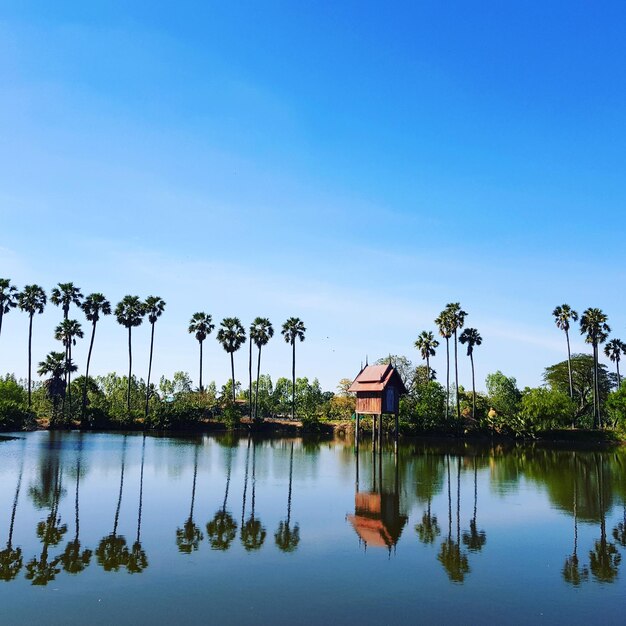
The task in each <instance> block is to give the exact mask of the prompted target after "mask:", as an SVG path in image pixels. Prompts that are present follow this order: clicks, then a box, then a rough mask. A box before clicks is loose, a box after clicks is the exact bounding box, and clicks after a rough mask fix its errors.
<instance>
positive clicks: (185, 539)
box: [176, 446, 204, 554]
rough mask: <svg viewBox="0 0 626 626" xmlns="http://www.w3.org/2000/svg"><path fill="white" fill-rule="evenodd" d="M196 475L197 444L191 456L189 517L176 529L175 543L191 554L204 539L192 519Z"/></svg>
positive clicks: (180, 550)
mask: <svg viewBox="0 0 626 626" xmlns="http://www.w3.org/2000/svg"><path fill="white" fill-rule="evenodd" d="M197 476H198V446H196V448H195V450H194V457H193V484H192V487H191V507H190V509H189V517H188V518H187V519H186V520H185V523H184V524H183V527H182V528H177V529H176V545H177V546H178V551H179V552H182V553H183V554H191V552H194V551H196V550H197V549H198V547H199V546H200V542H201V541H202V539H204V536H203V535H202V531H201V530H200V529H199V528H198V526H196V524H195V523H194V521H193V507H194V504H195V501H196V478H197Z"/></svg>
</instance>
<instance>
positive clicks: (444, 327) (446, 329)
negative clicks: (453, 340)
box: [435, 310, 454, 421]
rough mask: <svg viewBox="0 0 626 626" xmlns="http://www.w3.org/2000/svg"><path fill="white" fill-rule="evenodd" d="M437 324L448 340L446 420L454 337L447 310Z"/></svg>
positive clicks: (448, 407) (436, 321)
mask: <svg viewBox="0 0 626 626" xmlns="http://www.w3.org/2000/svg"><path fill="white" fill-rule="evenodd" d="M435 324H436V325H437V328H438V330H439V334H440V335H441V336H442V337H443V338H444V339H445V340H446V421H448V414H449V412H450V337H452V333H453V332H454V331H453V330H452V320H451V319H450V315H449V312H448V311H447V310H444V311H442V312H441V313H439V315H438V317H437V319H435Z"/></svg>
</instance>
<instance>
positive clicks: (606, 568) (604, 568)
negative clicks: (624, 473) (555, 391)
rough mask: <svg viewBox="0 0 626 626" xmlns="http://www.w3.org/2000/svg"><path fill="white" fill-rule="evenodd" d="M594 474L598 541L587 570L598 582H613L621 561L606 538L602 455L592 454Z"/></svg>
mask: <svg viewBox="0 0 626 626" xmlns="http://www.w3.org/2000/svg"><path fill="white" fill-rule="evenodd" d="M594 461H595V466H596V474H597V476H598V485H599V487H600V489H599V490H598V499H599V509H600V512H601V517H600V539H598V540H596V541H595V543H594V549H593V550H591V551H590V552H589V569H590V570H591V573H592V575H593V577H594V578H595V579H596V580H597V581H598V582H602V583H605V582H613V581H614V580H615V579H616V578H617V571H618V567H619V564H620V561H621V559H622V557H621V555H620V553H619V552H618V551H617V548H616V547H615V544H614V543H611V542H610V541H607V538H606V515H605V508H604V503H603V502H602V498H603V497H604V489H603V481H604V467H603V464H604V458H603V455H602V454H594Z"/></svg>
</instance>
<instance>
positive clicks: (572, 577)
mask: <svg viewBox="0 0 626 626" xmlns="http://www.w3.org/2000/svg"><path fill="white" fill-rule="evenodd" d="M573 458H574V503H573V505H574V506H573V511H574V552H572V554H571V555H570V556H568V557H567V558H566V559H565V564H564V565H563V579H564V580H565V582H567V583H570V584H571V585H574V586H575V587H577V586H578V585H580V583H581V582H583V580H587V578H588V577H589V570H588V569H587V567H586V566H583V567H582V569H581V567H580V564H579V561H578V468H577V467H576V462H577V458H576V453H575V452H574V457H573Z"/></svg>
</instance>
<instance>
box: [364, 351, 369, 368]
mask: <svg viewBox="0 0 626 626" xmlns="http://www.w3.org/2000/svg"><path fill="white" fill-rule="evenodd" d="M368 365H369V362H368V360H367V354H366V355H365V367H367V366H368Z"/></svg>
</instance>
